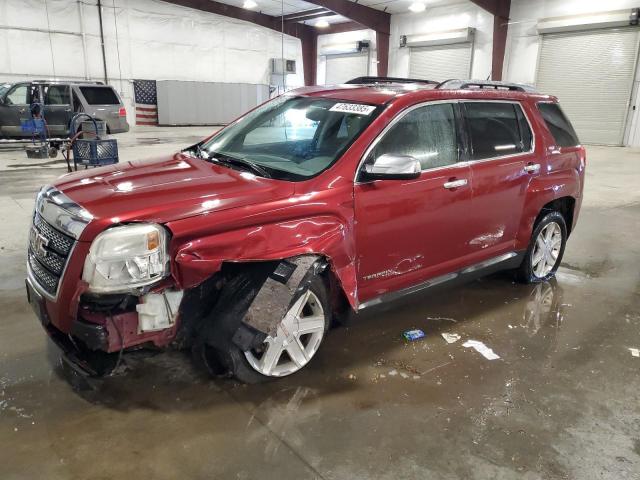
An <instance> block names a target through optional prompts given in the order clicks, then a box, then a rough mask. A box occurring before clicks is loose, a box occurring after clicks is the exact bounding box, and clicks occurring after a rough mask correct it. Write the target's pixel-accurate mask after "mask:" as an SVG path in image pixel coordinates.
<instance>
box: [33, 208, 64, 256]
mask: <svg viewBox="0 0 640 480" xmlns="http://www.w3.org/2000/svg"><path fill="white" fill-rule="evenodd" d="M33 225H34V226H35V227H36V228H37V229H38V231H39V232H40V235H42V236H44V237H45V238H46V239H47V240H49V248H50V249H51V250H54V251H56V252H58V253H59V254H60V255H64V256H66V255H69V252H70V251H71V247H73V238H71V237H69V236H68V235H65V234H64V233H62V232H59V231H58V230H56V229H55V228H53V227H52V226H51V225H49V224H48V223H47V222H45V221H44V219H43V218H42V217H41V216H40V215H38V214H36V216H35V218H34V219H33Z"/></svg>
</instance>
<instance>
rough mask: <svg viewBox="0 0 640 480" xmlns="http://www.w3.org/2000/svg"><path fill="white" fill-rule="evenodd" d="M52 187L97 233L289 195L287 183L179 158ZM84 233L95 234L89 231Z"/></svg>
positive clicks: (91, 173) (125, 166)
mask: <svg viewBox="0 0 640 480" xmlns="http://www.w3.org/2000/svg"><path fill="white" fill-rule="evenodd" d="M54 186H55V187H56V188H58V189H59V190H61V191H62V192H64V193H65V194H66V195H67V196H69V197H70V198H71V199H72V200H73V201H75V202H77V203H78V204H80V205H81V206H82V207H84V208H85V209H86V210H88V211H89V212H90V213H91V214H92V215H93V217H94V219H95V220H94V221H93V222H91V224H93V225H95V226H96V227H97V226H99V227H100V228H99V230H102V229H104V228H106V227H107V226H108V225H109V224H114V223H123V222H130V221H149V222H156V223H166V222H170V221H173V220H178V219H182V218H186V217H191V216H194V215H200V214H203V213H206V212H212V211H219V210H226V209H229V208H237V207H243V206H247V205H251V204H260V203H265V202H269V201H274V200H279V199H282V198H286V197H289V196H291V195H293V193H294V186H293V183H291V182H286V181H280V180H271V179H266V178H262V177H258V176H255V175H253V174H252V173H249V172H242V171H237V170H232V169H230V168H226V167H224V166H220V165H215V164H212V163H210V162H207V161H205V160H202V159H199V158H194V157H190V156H188V155H185V154H182V153H177V154H175V155H173V156H170V157H162V158H158V159H153V160H145V161H135V162H126V163H119V164H116V165H113V166H110V167H104V168H98V169H95V170H83V171H81V172H75V173H71V174H68V175H64V176H62V177H60V178H59V179H58V181H57V182H56V183H55V184H54ZM87 230H91V231H94V232H93V235H95V233H97V232H95V230H96V229H95V228H87ZM87 233H89V232H87V231H85V234H87ZM93 235H92V234H90V233H89V235H87V236H89V237H92V236H93ZM87 236H85V235H84V234H83V237H84V238H83V239H86V240H89V239H90V238H87Z"/></svg>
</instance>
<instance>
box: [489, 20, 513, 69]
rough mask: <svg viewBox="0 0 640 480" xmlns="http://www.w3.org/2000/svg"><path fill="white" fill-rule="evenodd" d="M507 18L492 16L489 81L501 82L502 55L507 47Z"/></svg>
mask: <svg viewBox="0 0 640 480" xmlns="http://www.w3.org/2000/svg"><path fill="white" fill-rule="evenodd" d="M508 30H509V18H507V17H501V16H498V15H494V16H493V55H492V59H491V79H492V80H502V70H503V68H504V53H505V50H506V47H507V32H508Z"/></svg>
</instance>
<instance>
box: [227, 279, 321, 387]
mask: <svg viewBox="0 0 640 480" xmlns="http://www.w3.org/2000/svg"><path fill="white" fill-rule="evenodd" d="M330 324H331V309H330V305H329V301H328V294H327V288H326V286H325V282H324V280H323V278H322V277H321V276H316V277H314V278H313V279H312V280H311V282H310V284H309V287H308V289H307V290H306V291H305V292H304V293H303V294H302V295H301V296H300V297H299V298H298V299H297V300H296V301H295V302H293V303H292V304H291V305H290V306H289V310H288V311H287V313H286V314H285V316H284V318H282V320H280V323H279V324H278V327H277V329H276V333H275V335H273V336H269V337H267V338H266V339H265V341H264V342H263V343H262V344H261V345H259V346H258V347H256V348H252V349H251V350H248V351H246V352H243V351H242V350H240V349H239V348H238V347H237V346H236V345H235V344H233V343H232V342H229V343H228V344H227V345H226V347H222V348H220V347H218V348H216V352H215V354H216V355H217V357H218V359H219V360H221V361H222V363H223V365H224V366H225V367H226V368H225V369H226V370H227V371H228V372H229V373H231V374H233V376H235V377H236V378H237V379H238V380H240V381H242V382H245V383H260V382H264V381H266V380H269V379H271V378H278V377H284V376H287V375H291V374H293V373H296V372H298V371H300V370H301V369H302V368H304V367H305V366H306V365H307V364H308V363H309V362H310V361H311V359H312V358H313V357H314V355H315V354H316V352H317V351H318V349H319V348H320V344H321V343H322V340H323V339H324V337H325V334H326V332H327V330H328V329H329V325H330Z"/></svg>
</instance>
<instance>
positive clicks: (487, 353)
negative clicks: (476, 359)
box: [462, 340, 500, 360]
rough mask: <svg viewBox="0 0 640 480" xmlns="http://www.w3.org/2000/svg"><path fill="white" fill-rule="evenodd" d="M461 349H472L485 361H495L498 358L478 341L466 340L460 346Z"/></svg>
mask: <svg viewBox="0 0 640 480" xmlns="http://www.w3.org/2000/svg"><path fill="white" fill-rule="evenodd" d="M462 346H463V347H470V348H473V349H474V350H475V351H476V352H478V353H479V354H481V355H482V356H483V357H484V358H486V359H487V360H497V359H499V358H500V356H499V355H497V354H496V353H495V352H494V351H493V350H491V349H490V348H489V347H487V346H486V345H485V344H484V343H482V342H480V341H478V340H467V341H466V342H464V343H463V344H462Z"/></svg>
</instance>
